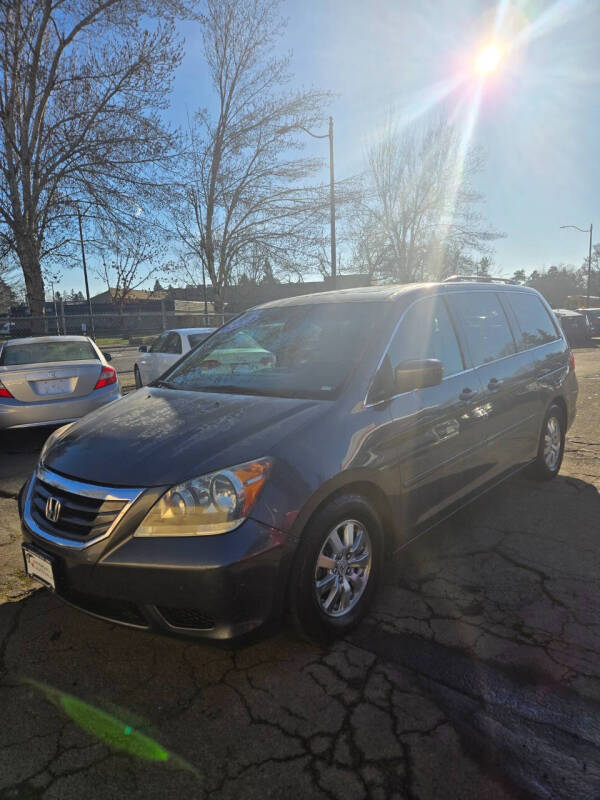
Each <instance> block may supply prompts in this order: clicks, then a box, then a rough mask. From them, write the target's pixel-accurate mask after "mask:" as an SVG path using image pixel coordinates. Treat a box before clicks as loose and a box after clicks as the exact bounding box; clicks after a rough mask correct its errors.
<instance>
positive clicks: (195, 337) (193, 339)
mask: <svg viewBox="0 0 600 800" xmlns="http://www.w3.org/2000/svg"><path fill="white" fill-rule="evenodd" d="M209 336H210V334H209V333H188V341H189V343H190V347H196V345H197V344H200V342H203V341H204V340H205V339H208V337H209Z"/></svg>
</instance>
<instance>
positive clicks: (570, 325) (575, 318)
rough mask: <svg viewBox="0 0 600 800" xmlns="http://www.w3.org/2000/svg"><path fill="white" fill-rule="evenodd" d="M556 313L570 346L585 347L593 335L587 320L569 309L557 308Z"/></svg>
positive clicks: (577, 312)
mask: <svg viewBox="0 0 600 800" xmlns="http://www.w3.org/2000/svg"><path fill="white" fill-rule="evenodd" d="M554 313H555V314H556V317H557V319H558V321H559V322H560V324H561V326H562V329H563V331H564V332H565V336H566V337H567V341H568V342H569V344H579V345H585V344H587V343H588V341H589V339H590V337H591V335H592V334H591V330H590V325H589V323H588V321H587V318H586V317H585V316H584V315H583V314H580V313H579V311H571V310H570V309H568V308H555V309H554Z"/></svg>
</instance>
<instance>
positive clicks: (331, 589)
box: [314, 519, 372, 617]
mask: <svg viewBox="0 0 600 800" xmlns="http://www.w3.org/2000/svg"><path fill="white" fill-rule="evenodd" d="M371 562H372V546H371V540H370V537H369V533H368V531H367V529H366V528H365V526H364V525H363V524H362V523H361V522H357V521H356V520H354V519H348V520H344V521H343V522H340V523H339V524H338V525H336V526H335V528H334V529H333V530H332V531H331V532H330V533H329V534H328V535H327V537H326V539H325V541H324V543H323V546H322V547H321V550H320V552H319V555H318V557H317V563H316V566H315V575H314V588H315V595H316V598H317V603H318V604H319V608H320V609H321V611H323V612H324V613H325V614H326V615H327V616H329V617H343V616H344V615H345V614H348V613H349V612H350V611H351V610H352V609H353V608H354V607H355V606H356V604H357V603H358V601H359V600H360V598H361V597H362V595H363V593H364V591H365V588H366V586H367V582H368V580H369V575H370V572H371Z"/></svg>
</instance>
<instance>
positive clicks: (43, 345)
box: [1, 342, 98, 367]
mask: <svg viewBox="0 0 600 800" xmlns="http://www.w3.org/2000/svg"><path fill="white" fill-rule="evenodd" d="M97 358H98V355H97V353H96V351H95V350H94V348H93V347H92V345H91V344H90V343H89V342H27V343H23V344H9V345H6V347H5V348H4V350H3V351H2V359H1V363H2V365H3V366H5V367H15V366H19V365H20V364H49V363H50V362H54V361H89V360H90V359H97Z"/></svg>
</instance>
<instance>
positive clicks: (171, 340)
mask: <svg viewBox="0 0 600 800" xmlns="http://www.w3.org/2000/svg"><path fill="white" fill-rule="evenodd" d="M160 352H161V353H171V354H173V353H177V354H178V353H181V336H180V335H179V334H178V333H174V332H173V331H171V333H169V334H168V336H167V338H166V339H165V341H164V342H163V343H162V345H161V348H160Z"/></svg>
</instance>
